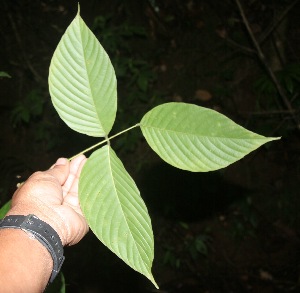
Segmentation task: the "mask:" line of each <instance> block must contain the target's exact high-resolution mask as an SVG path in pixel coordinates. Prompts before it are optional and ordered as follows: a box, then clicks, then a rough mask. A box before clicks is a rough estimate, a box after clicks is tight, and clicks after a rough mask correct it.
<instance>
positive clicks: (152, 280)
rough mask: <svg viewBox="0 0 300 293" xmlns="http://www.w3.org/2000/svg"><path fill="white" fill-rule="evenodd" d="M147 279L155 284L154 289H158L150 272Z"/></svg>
mask: <svg viewBox="0 0 300 293" xmlns="http://www.w3.org/2000/svg"><path fill="white" fill-rule="evenodd" d="M147 277H148V279H149V280H150V281H151V283H152V284H153V285H154V286H155V288H156V289H159V286H158V285H157V283H156V282H155V280H154V277H153V275H152V274H150V275H149V276H147Z"/></svg>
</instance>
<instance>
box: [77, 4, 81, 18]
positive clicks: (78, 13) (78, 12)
mask: <svg viewBox="0 0 300 293" xmlns="http://www.w3.org/2000/svg"><path fill="white" fill-rule="evenodd" d="M77 15H80V4H79V2H78V11H77Z"/></svg>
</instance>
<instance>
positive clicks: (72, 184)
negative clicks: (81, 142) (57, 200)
mask: <svg viewBox="0 0 300 293" xmlns="http://www.w3.org/2000/svg"><path fill="white" fill-rule="evenodd" d="M86 160H87V159H86V157H85V156H84V155H80V156H78V157H76V158H75V159H73V160H72V161H71V163H70V173H69V176H68V178H67V180H66V182H65V184H64V185H63V187H62V188H63V196H64V197H65V196H66V195H67V194H68V193H73V194H75V193H78V181H79V176H80V172H81V170H82V167H83V165H84V164H85V162H86Z"/></svg>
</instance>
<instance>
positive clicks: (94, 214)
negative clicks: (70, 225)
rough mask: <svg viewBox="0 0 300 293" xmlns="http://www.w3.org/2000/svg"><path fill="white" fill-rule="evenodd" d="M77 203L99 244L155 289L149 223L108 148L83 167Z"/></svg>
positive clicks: (135, 190)
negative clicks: (103, 245) (145, 279)
mask: <svg viewBox="0 0 300 293" xmlns="http://www.w3.org/2000/svg"><path fill="white" fill-rule="evenodd" d="M79 199H80V205H81V208H82V211H83V213H84V216H85V218H86V220H87V222H88V224H89V226H90V228H91V230H92V231H93V232H94V233H95V235H96V236H97V237H98V238H99V240H100V241H101V242H102V243H104V244H105V245H106V246H107V247H108V248H109V249H110V250H112V251H113V252H114V253H115V254H116V255H117V256H118V257H120V258H121V259H122V260H123V261H125V263H127V264H128V265H129V266H130V267H132V268H133V269H134V270H136V271H138V272H140V273H141V274H143V275H145V276H146V277H147V278H148V279H149V280H150V281H151V282H152V283H153V284H154V285H155V286H156V287H157V284H156V283H155V281H154V278H153V276H152V273H151V267H152V262H153V257H154V241H153V232H152V226H151V220H150V217H149V214H148V211H147V208H146V205H145V203H144V201H143V200H142V198H141V196H140V193H139V190H138V188H137V186H136V184H135V182H134V181H133V179H132V178H131V177H130V175H129V174H128V173H127V171H126V170H125V168H124V166H123V164H122V162H121V161H120V159H119V158H118V157H117V155H116V154H115V152H114V151H113V150H112V148H111V147H110V146H108V145H107V146H104V147H102V148H101V149H99V150H97V151H95V152H94V153H93V154H92V155H91V157H90V158H89V159H88V161H87V162H86V164H85V165H84V167H83V170H82V172H81V175H80V180H79Z"/></svg>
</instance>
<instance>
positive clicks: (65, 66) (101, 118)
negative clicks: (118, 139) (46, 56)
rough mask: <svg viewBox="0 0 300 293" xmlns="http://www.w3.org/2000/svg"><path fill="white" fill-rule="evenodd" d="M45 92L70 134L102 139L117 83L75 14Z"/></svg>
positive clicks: (104, 55)
mask: <svg viewBox="0 0 300 293" xmlns="http://www.w3.org/2000/svg"><path fill="white" fill-rule="evenodd" d="M49 91H50V94H51V98H52V102H53V105H54V107H55V109H56V111H57V112H58V114H59V116H60V117H61V119H62V120H63V121H64V122H65V123H66V124H67V125H68V126H69V127H70V128H72V129H73V130H75V131H78V132H80V133H84V134H87V135H90V136H96V137H104V136H107V135H108V133H109V132H110V130H111V128H112V126H113V123H114V121H115V116H116V110H117V81H116V76H115V72H114V68H113V66H112V64H111V62H110V59H109V57H108V55H107V53H106V52H105V50H104V49H103V47H102V46H101V44H100V43H99V41H98V40H97V39H96V37H95V36H94V34H93V33H92V32H91V31H90V29H89V28H88V27H87V25H86V24H85V23H84V21H83V20H82V18H81V17H80V15H79V10H78V14H77V15H76V17H75V18H74V20H73V21H72V23H71V24H70V25H69V27H68V28H67V30H66V32H65V34H64V35H63V37H62V38H61V40H60V42H59V44H58V46H57V48H56V50H55V52H54V55H53V57H52V60H51V64H50V69H49Z"/></svg>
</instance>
